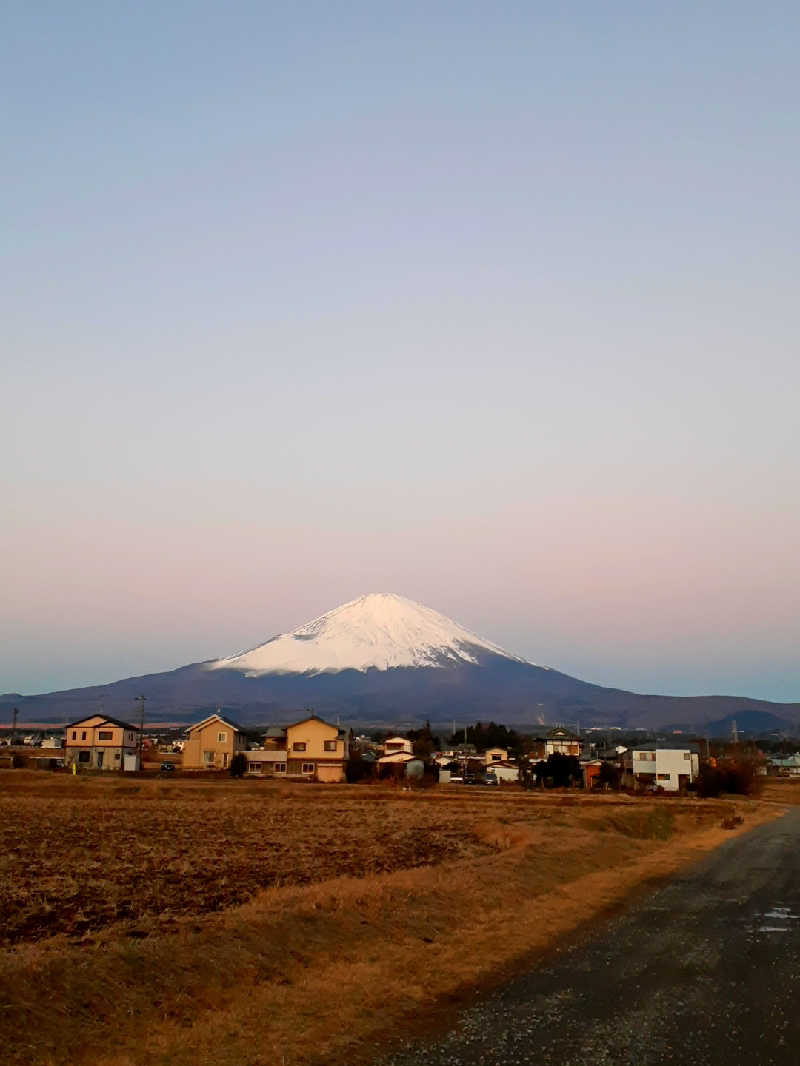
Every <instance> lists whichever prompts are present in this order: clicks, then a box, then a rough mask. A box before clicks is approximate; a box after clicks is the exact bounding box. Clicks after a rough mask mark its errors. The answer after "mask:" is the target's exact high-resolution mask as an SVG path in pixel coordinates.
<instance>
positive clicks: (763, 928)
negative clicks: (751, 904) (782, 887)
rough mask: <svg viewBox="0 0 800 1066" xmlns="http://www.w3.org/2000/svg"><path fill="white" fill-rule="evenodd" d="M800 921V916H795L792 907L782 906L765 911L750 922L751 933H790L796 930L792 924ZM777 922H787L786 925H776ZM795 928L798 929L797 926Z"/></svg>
mask: <svg viewBox="0 0 800 1066" xmlns="http://www.w3.org/2000/svg"><path fill="white" fill-rule="evenodd" d="M796 921H800V914H793V913H792V910H791V908H790V907H784V906H782V905H780V904H778V905H776V906H774V907H772V908H770V910H768V911H763V912H762V913H760V914H757V915H755V917H754V918H753V919H752V920H751V922H750V929H749V932H750V933H789V932H793V931H794V929H793V927H792V925H791V922H796ZM775 922H785V923H786V924H785V925H775V924H774V923H775ZM794 928H797V927H796V926H795V927H794Z"/></svg>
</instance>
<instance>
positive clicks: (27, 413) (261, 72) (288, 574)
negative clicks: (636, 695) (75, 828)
mask: <svg viewBox="0 0 800 1066" xmlns="http://www.w3.org/2000/svg"><path fill="white" fill-rule="evenodd" d="M798 29H800V14H799V13H798V11H797V9H796V8H795V7H794V6H793V5H792V6H790V5H788V4H781V5H770V4H766V5H763V4H762V5H759V6H756V5H752V4H747V5H744V4H736V3H726V4H722V3H712V4H705V5H697V4H680V3H679V4H675V5H671V6H670V7H669V9H668V10H656V9H654V8H652V6H651V5H641V4H606V5H598V4H588V3H587V4H580V3H576V4H567V5H564V4H560V5H554V4H553V5H548V4H524V5H523V4H503V3H500V4H491V5H489V4H464V3H460V4H450V3H439V4H425V5H422V4H415V3H405V4H394V3H384V4H380V5H375V4H352V3H351V4H347V3H342V4H338V5H330V4H321V3H320V4H309V3H302V2H300V3H292V4H243V3H238V4H237V3H233V4H228V5H221V4H211V3H194V4H170V5H166V6H164V5H156V4H151V3H143V4H140V5H138V6H136V7H135V8H131V9H128V10H123V9H115V8H114V7H112V6H111V5H108V4H102V5H101V4H88V3H75V4H72V5H70V6H69V8H68V9H67V8H65V7H64V6H63V5H55V4H41V5H37V6H36V7H33V6H32V5H29V4H24V5H23V4H15V3H12V4H9V5H7V6H6V9H5V12H4V15H3V33H2V34H0V78H2V79H3V83H4V85H3V88H4V97H5V99H6V100H9V101H11V102H12V106H11V107H10V108H7V109H6V112H5V115H4V118H3V120H2V121H3V126H4V129H3V144H4V146H5V152H6V157H5V165H4V167H3V171H2V177H0V183H2V191H3V200H4V204H5V206H6V212H5V216H6V227H5V236H6V240H5V241H4V242H3V246H2V250H0V271H1V272H2V286H1V287H0V310H1V311H2V318H3V323H4V338H5V343H4V345H3V348H4V352H5V354H4V359H3V365H4V371H5V372H4V375H3V378H4V388H3V390H2V419H0V445H1V446H2V449H3V454H4V455H5V456H6V458H7V460H8V461H7V462H5V463H4V464H3V472H2V475H0V476H2V479H3V500H4V502H5V504H6V507H5V508H4V511H5V514H4V519H3V522H2V524H0V548H1V549H2V556H1V557H0V586H1V587H3V588H4V589H5V594H4V595H3V596H2V597H0V691H24V692H33V691H42V690H45V689H50V688H56V687H61V686H66V685H73V684H82V683H89V682H92V681H107V680H113V679H115V678H117V677H120V676H127V675H130V674H134V673H140V672H145V671H149V670H156V669H162V668H166V667H169V666H174V665H179V664H182V663H184V662H187V661H192V660H197V659H202V658H207V657H211V656H216V655H220V654H224V653H227V652H230V651H233V650H236V649H238V648H240V647H243V646H248V645H251V644H253V643H254V642H256V641H257V640H260V639H263V638H264V637H266V636H269V635H271V634H272V633H274V632H276V631H278V630H283V629H288V628H292V627H293V626H295V625H297V624H299V623H300V622H302V621H304V620H306V619H307V618H309V617H312V616H313V615H316V614H319V613H321V612H322V611H324V610H326V609H328V608H330V607H332V606H334V605H335V604H336V603H339V602H342V601H344V600H348V599H351V598H353V597H354V596H357V595H359V594H361V593H363V592H366V591H372V590H390V591H396V592H399V593H401V594H404V595H408V596H411V597H412V598H414V599H418V600H420V601H422V602H424V603H427V604H429V605H430V606H433V607H436V608H437V609H439V610H442V611H444V612H445V613H447V614H450V615H452V616H453V617H455V618H456V619H457V620H458V621H460V622H462V623H463V624H465V625H468V626H469V627H470V628H472V629H474V630H476V631H477V632H479V633H481V634H482V635H484V636H486V637H488V638H490V639H493V640H496V641H498V642H500V643H502V644H505V645H506V646H507V647H509V648H510V650H512V651H514V652H516V653H519V654H522V655H527V656H529V657H530V658H532V659H533V660H534V661H538V662H545V663H549V664H552V665H555V666H557V667H559V668H560V669H562V670H565V671H566V672H569V673H573V674H576V675H578V676H581V677H586V678H589V679H591V680H595V681H598V682H601V683H607V684H615V685H619V686H622V687H629V688H635V689H638V690H647V691H663V692H674V693H690V692H692V693H694V692H740V693H744V694H750V695H754V696H762V697H766V698H775V699H787V700H788V699H795V700H800V666H798V662H797V657H796V647H797V641H798V636H800V633H799V632H798V630H799V629H800V625H799V624H798V610H797V607H798V602H797V601H798V597H797V588H798V577H800V573H798V571H800V566H799V565H798V561H797V550H796V545H797V544H798V542H799V538H798V534H800V505H798V502H797V499H798V493H797V487H798V486H797V480H798V479H797V451H798V448H797V443H798V431H797V426H796V423H797V417H796V396H797V394H798V385H800V369H799V368H798V360H797V357H796V353H795V348H796V338H797V336H798V328H797V327H798V321H797V320H798V317H799V316H798V310H797V307H798V300H797V295H796V288H797V282H796V278H797V276H798V270H797V262H796V260H797V254H798V253H797V248H798V214H797V208H796V203H795V201H796V188H797V183H798V176H799V175H798V169H799V168H798V143H799V142H798V136H797V134H798V119H797V109H796V106H795V105H796V99H797V90H798V84H797V83H798V74H797V63H796V52H797V45H798V36H799V35H798Z"/></svg>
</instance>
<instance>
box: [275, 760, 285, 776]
mask: <svg viewBox="0 0 800 1066" xmlns="http://www.w3.org/2000/svg"><path fill="white" fill-rule="evenodd" d="M275 773H276V774H285V773H286V763H285V762H276V763H275Z"/></svg>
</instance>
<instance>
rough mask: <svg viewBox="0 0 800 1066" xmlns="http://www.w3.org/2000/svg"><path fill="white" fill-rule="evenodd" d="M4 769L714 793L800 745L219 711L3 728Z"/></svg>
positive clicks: (764, 739)
mask: <svg viewBox="0 0 800 1066" xmlns="http://www.w3.org/2000/svg"><path fill="white" fill-rule="evenodd" d="M0 768H5V769H21V768H29V769H39V770H47V771H51V772H62V773H74V774H77V773H81V774H87V773H90V774H106V773H109V772H111V773H113V772H118V773H122V774H126V773H135V774H158V775H162V776H167V775H183V776H187V777H191V776H193V777H198V776H204V777H211V778H213V777H215V776H219V775H222V774H225V775H229V776H233V777H248V778H256V779H272V780H284V781H294V782H304V783H309V784H310V783H320V784H339V783H345V782H346V783H359V782H389V783H395V784H399V785H403V786H404V787H415V788H416V787H430V786H432V785H476V786H484V787H497V786H512V785H516V786H518V787H523V788H578V789H585V790H589V791H593V790H605V791H608V790H612V789H616V790H625V791H629V792H633V793H640V792H648V793H673V794H685V793H688V792H697V793H699V794H700V795H704V794H706V795H717V794H719V792H720V791H729V792H744V793H747V792H749V791H751V789H752V786H753V781H754V780H755V779H756V778H758V777H763V776H777V777H800V740H798V739H797V738H793V737H790V736H787V735H778V734H773V735H768V736H761V737H758V738H753V737H740V736H739V734H738V731H737V729H736V724H735V722H734V723H733V726H732V730H731V736H730V738H728V739H725V740H720V739H719V738H715V739H710V738H708V737H700V736H690V735H683V734H681V732H680V731H677V730H676V731H673V732H670V733H660V734H659V733H656V732H649V731H647V730H644V729H636V730H628V731H626V730H624V729H621V728H619V727H613V726H612V727H597V726H593V727H591V728H588V729H585V730H583V731H581V730H580V727H579V726H577V727H573V728H569V727H568V726H566V725H561V724H556V725H552V726H550V727H547V728H541V727H540V728H539V729H538V730H536V731H534V732H530V733H528V732H523V731H519V730H516V729H513V728H509V727H507V726H505V725H502V724H496V723H494V722H484V723H482V722H477V723H475V724H473V725H466V726H463V727H460V726H457V724H456V723H455V722H454V723H453V724H452V730H450V731H448V732H446V733H443V732H442V731H441V730H440V731H438V732H437V731H435V730H434V729H433V728H432V727H431V726H430V724H429V723H426V724H425V725H424V726H423V727H421V728H417V729H409V730H406V731H405V732H398V733H397V734H393V733H392V732H391V731H387V730H377V731H376V730H373V731H371V732H370V731H357V730H356V728H352V727H348V728H343V727H342V726H341V725H340V724H338V723H336V724H333V723H330V722H327V721H325V720H324V719H323V718H321V717H319V716H318V715H317V714H315V713H313V711H311V710H309V711H307V712H306V713H304V714H302V715H301V716H300V717H298V718H297V719H296V720H295V721H292V722H289V723H287V724H286V725H270V726H267V727H262V728H261V729H259V728H253V727H247V728H246V727H243V726H241V725H240V724H238V723H237V722H236V721H235V720H234V718H233V717H232V716H231V715H229V714H227V713H226V712H225V711H224V709H222V708H220V709H219V710H217V711H215V712H214V713H212V714H210V715H207V716H206V717H204V718H202V719H201V720H199V721H197V722H195V723H194V724H192V725H190V726H188V727H186V726H170V727H152V728H145V726H144V723H143V722H140V723H139V724H138V725H137V724H136V723H134V722H129V721H123V720H121V719H118V718H116V717H112V716H109V715H105V714H104V713H103V712H102V711H99V712H97V713H91V714H88V715H86V716H85V717H83V718H80V719H77V720H76V721H73V722H70V723H68V724H67V725H66V726H64V727H61V728H55V727H47V728H42V729H35V730H34V729H30V728H27V727H24V726H23V727H22V728H19V727H18V726H17V724H16V723H13V724H11V725H10V726H4V727H0ZM721 775H723V776H724V775H727V777H726V779H725V780H724V781H723V780H721ZM726 786H727V787H726Z"/></svg>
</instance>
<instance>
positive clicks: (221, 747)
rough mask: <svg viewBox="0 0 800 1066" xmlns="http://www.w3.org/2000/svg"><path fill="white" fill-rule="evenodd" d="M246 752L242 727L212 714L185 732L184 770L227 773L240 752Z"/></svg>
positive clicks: (245, 739)
mask: <svg viewBox="0 0 800 1066" xmlns="http://www.w3.org/2000/svg"><path fill="white" fill-rule="evenodd" d="M240 751H241V752H245V753H246V752H247V737H246V736H245V733H244V730H243V729H242V728H241V726H238V725H236V723H235V722H233V721H231V719H230V718H226V717H225V718H224V717H223V716H222V715H221V714H219V713H216V714H210V715H209V716H208V718H204V719H203V720H202V722H197V723H196V724H195V725H193V726H190V727H189V728H188V729H187V730H186V741H185V743H184V745H183V768H184V770H227V768H228V767H229V766H230V764H231V760H232V759H233V757H234V755H236V754H237V753H238V752H240Z"/></svg>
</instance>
